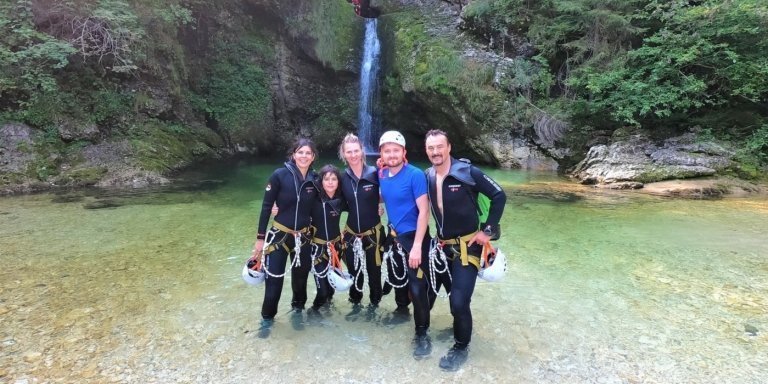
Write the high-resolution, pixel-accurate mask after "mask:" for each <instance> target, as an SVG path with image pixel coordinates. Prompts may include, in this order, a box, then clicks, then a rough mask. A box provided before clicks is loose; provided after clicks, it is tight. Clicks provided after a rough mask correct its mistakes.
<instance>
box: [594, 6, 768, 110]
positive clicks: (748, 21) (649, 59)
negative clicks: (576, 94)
mask: <svg viewBox="0 0 768 384" xmlns="http://www.w3.org/2000/svg"><path fill="white" fill-rule="evenodd" d="M652 5H654V8H652V9H653V10H654V13H652V14H651V16H649V17H650V18H658V19H659V21H660V22H663V27H662V28H661V29H660V30H659V31H657V32H656V33H654V34H653V35H650V36H648V37H646V38H645V39H644V41H643V45H642V46H641V47H639V48H637V49H635V50H633V51H631V52H628V53H627V55H626V56H625V57H624V58H622V59H621V60H616V61H615V62H614V64H613V65H612V68H611V70H610V71H609V72H607V73H596V72H595V71H590V72H589V74H588V75H587V80H586V84H585V85H586V89H587V90H588V91H589V94H590V96H593V97H596V103H597V105H598V106H601V107H604V108H605V109H608V110H610V111H611V113H612V114H613V116H614V117H615V118H616V119H617V120H619V121H623V122H627V123H631V124H639V120H640V119H642V118H645V117H648V116H649V115H653V116H654V117H657V118H664V117H669V116H671V115H672V113H674V112H678V111H681V112H688V111H695V110H699V109H702V108H711V107H717V106H721V105H724V104H727V103H733V102H735V103H741V102H758V101H759V100H761V99H762V98H764V97H765V96H766V95H768V57H767V56H766V55H768V42H766V39H765V38H764V32H763V33H761V32H760V31H761V30H762V29H763V27H764V25H766V23H768V5H765V3H764V2H758V1H756V0H755V1H749V0H748V1H740V2H722V1H706V2H703V3H702V4H701V5H697V6H680V5H679V4H677V3H667V2H664V3H658V4H652Z"/></svg>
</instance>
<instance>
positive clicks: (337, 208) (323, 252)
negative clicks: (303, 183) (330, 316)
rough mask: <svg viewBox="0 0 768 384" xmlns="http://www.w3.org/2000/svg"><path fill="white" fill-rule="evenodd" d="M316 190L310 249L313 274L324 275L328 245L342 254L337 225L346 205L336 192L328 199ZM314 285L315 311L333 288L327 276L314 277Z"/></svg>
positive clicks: (328, 256)
mask: <svg viewBox="0 0 768 384" xmlns="http://www.w3.org/2000/svg"><path fill="white" fill-rule="evenodd" d="M318 181H319V180H318ZM317 188H318V191H319V192H318V194H319V198H318V199H316V200H315V204H314V205H313V206H312V233H313V236H312V243H313V244H314V246H313V247H312V248H313V252H314V255H313V258H314V268H315V272H317V273H320V274H324V273H326V272H327V268H328V263H329V261H330V258H331V255H330V254H329V253H328V245H329V244H328V243H330V246H332V247H334V249H336V251H337V252H338V253H339V255H341V253H342V252H343V251H342V240H341V229H340V228H339V223H340V221H341V212H342V211H344V210H345V209H346V205H347V203H346V202H345V201H344V198H342V197H341V194H340V193H338V192H337V193H336V195H335V196H334V197H333V198H329V197H328V195H326V194H325V192H323V191H322V189H321V187H320V186H319V185H318V186H317ZM339 257H341V256H339ZM315 285H316V286H317V294H316V295H315V300H314V302H313V303H312V307H313V308H314V309H317V308H319V307H321V306H323V305H324V304H325V303H327V302H328V300H329V299H330V297H331V296H332V294H333V288H332V287H331V285H330V284H329V283H328V277H327V276H323V277H318V276H317V275H315Z"/></svg>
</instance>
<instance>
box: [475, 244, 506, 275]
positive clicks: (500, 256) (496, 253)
mask: <svg viewBox="0 0 768 384" xmlns="http://www.w3.org/2000/svg"><path fill="white" fill-rule="evenodd" d="M480 260H481V264H482V259H480ZM488 264H490V265H483V266H482V269H480V272H478V273H477V277H479V278H481V279H483V280H485V281H490V282H494V281H499V280H501V279H502V278H503V277H504V275H506V274H507V257H506V256H504V253H503V252H501V250H500V249H498V248H493V253H489V254H488Z"/></svg>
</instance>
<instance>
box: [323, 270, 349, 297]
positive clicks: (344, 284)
mask: <svg viewBox="0 0 768 384" xmlns="http://www.w3.org/2000/svg"><path fill="white" fill-rule="evenodd" d="M328 283H329V284H331V287H333V289H335V290H337V291H340V292H344V291H346V290H348V289H349V287H351V286H352V275H350V274H349V273H347V272H344V271H343V270H342V269H341V268H335V267H332V268H331V270H330V271H328Z"/></svg>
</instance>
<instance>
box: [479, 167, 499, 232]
mask: <svg viewBox="0 0 768 384" xmlns="http://www.w3.org/2000/svg"><path fill="white" fill-rule="evenodd" d="M471 172H472V178H473V179H474V180H475V188H476V190H477V191H478V192H479V193H482V194H483V195H485V196H488V198H489V199H491V208H490V209H489V211H488V219H487V221H486V222H485V223H481V224H484V225H489V224H490V225H491V226H493V228H494V229H495V228H497V227H498V225H499V221H501V215H502V214H503V213H504V205H505V204H506V203H507V194H506V193H504V190H503V189H501V186H500V185H499V184H498V183H496V182H495V181H493V179H491V178H490V177H488V175H486V174H485V173H484V172H483V171H481V170H480V169H479V168H477V167H475V166H473V167H472V169H471Z"/></svg>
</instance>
